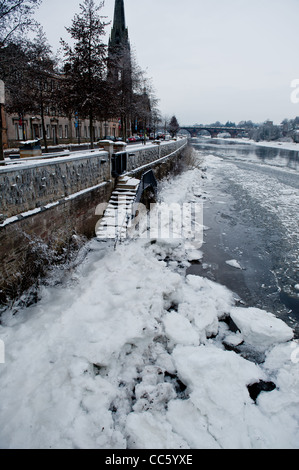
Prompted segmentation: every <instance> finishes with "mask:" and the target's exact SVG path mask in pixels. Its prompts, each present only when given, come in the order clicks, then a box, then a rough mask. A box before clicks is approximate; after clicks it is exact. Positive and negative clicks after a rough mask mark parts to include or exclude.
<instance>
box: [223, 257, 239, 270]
mask: <svg viewBox="0 0 299 470" xmlns="http://www.w3.org/2000/svg"><path fill="white" fill-rule="evenodd" d="M225 262H226V264H228V265H229V266H232V267H233V268H236V269H242V266H241V265H240V263H238V261H237V260H236V259H230V260H227V261H225Z"/></svg>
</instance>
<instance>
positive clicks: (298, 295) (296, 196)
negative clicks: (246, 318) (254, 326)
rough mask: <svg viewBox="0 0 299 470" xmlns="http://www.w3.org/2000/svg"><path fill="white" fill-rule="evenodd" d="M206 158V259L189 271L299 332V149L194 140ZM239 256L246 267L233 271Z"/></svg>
mask: <svg viewBox="0 0 299 470" xmlns="http://www.w3.org/2000/svg"><path fill="white" fill-rule="evenodd" d="M192 142H193V145H194V148H195V149H196V150H198V151H199V152H200V154H201V155H204V156H205V161H206V165H207V172H206V174H207V179H206V180H205V182H204V185H203V188H204V195H203V196H204V224H205V226H207V227H209V229H208V230H205V238H204V240H205V244H204V246H203V252H204V258H203V263H202V264H200V265H194V266H192V267H191V268H189V270H188V272H189V273H192V274H200V275H204V276H206V277H208V278H209V279H212V280H216V281H217V282H220V283H222V284H224V285H226V286H227V287H229V288H230V289H232V290H233V291H235V292H236V293H237V294H239V295H240V297H241V299H242V300H243V301H244V302H245V303H246V305H250V306H258V307H260V308H266V309H268V310H270V311H272V312H276V314H278V315H280V316H281V317H282V318H283V319H284V320H285V321H286V322H287V323H289V324H290V326H292V327H295V328H296V331H297V333H298V323H299V290H298V289H299V271H298V267H299V261H298V260H299V258H298V255H299V231H298V220H299V215H298V207H299V152H298V151H295V150H288V149H284V148H271V147H263V146H258V145H254V144H250V143H246V142H244V143H242V142H238V141H237V142H235V143H234V141H232V140H228V141H227V140H221V139H215V140H213V139H212V140H209V139H201V140H200V139H197V140H195V139H193V141H192ZM230 260H236V262H237V263H238V264H239V266H240V267H241V268H242V269H236V267H235V266H232V264H233V265H234V264H235V265H236V263H230V264H228V263H227V261H230Z"/></svg>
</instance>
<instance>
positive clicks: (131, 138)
mask: <svg viewBox="0 0 299 470" xmlns="http://www.w3.org/2000/svg"><path fill="white" fill-rule="evenodd" d="M127 142H128V143H130V142H137V140H136V137H134V136H131V137H129V138H128V140H127Z"/></svg>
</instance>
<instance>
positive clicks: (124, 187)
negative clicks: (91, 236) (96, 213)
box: [96, 176, 140, 240]
mask: <svg viewBox="0 0 299 470" xmlns="http://www.w3.org/2000/svg"><path fill="white" fill-rule="evenodd" d="M139 184H140V180H138V179H136V178H130V177H128V176H121V177H120V178H119V181H118V184H117V186H116V188H115V190H114V191H113V193H112V195H111V198H110V201H109V204H108V206H107V208H106V211H105V213H104V216H103V218H102V220H101V222H100V225H99V227H98V229H97V233H96V236H97V238H98V239H99V240H103V239H107V238H114V239H116V238H118V239H124V238H126V234H127V227H128V223H129V220H130V219H131V217H132V204H133V202H134V199H135V197H136V193H137V191H138V187H139Z"/></svg>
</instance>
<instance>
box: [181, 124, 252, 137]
mask: <svg viewBox="0 0 299 470" xmlns="http://www.w3.org/2000/svg"><path fill="white" fill-rule="evenodd" d="M181 130H185V131H188V132H189V134H190V135H191V137H197V136H198V134H199V132H203V131H205V132H207V133H209V134H210V136H211V138H216V137H217V136H218V134H220V133H222V132H227V133H228V134H230V136H231V138H233V139H234V138H236V137H237V136H238V135H239V134H240V133H243V132H246V129H244V128H241V127H213V126H182V127H181Z"/></svg>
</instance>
